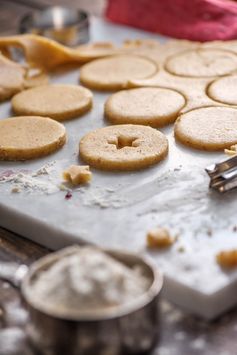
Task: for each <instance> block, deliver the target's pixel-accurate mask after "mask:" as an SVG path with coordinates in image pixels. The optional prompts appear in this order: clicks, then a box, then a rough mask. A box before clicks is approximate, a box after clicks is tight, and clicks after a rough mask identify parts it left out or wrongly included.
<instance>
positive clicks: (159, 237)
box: [146, 227, 175, 249]
mask: <svg viewBox="0 0 237 355" xmlns="http://www.w3.org/2000/svg"><path fill="white" fill-rule="evenodd" d="M146 240H147V246H148V247H149V248H158V249H159V248H167V247H170V246H171V245H172V244H174V242H175V238H174V237H172V236H171V235H170V232H169V231H168V229H167V228H162V227H157V228H155V229H153V230H151V231H149V232H148V233H147V238H146Z"/></svg>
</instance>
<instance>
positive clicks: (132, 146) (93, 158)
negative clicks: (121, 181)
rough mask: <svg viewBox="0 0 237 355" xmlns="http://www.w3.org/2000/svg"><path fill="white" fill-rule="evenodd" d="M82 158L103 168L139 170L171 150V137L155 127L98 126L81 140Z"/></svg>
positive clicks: (163, 156) (94, 165)
mask: <svg viewBox="0 0 237 355" xmlns="http://www.w3.org/2000/svg"><path fill="white" fill-rule="evenodd" d="M79 152H80V157H81V158H82V160H84V161H85V162H86V163H87V164H89V165H91V166H93V167H95V168H97V169H101V170H120V171H126V170H138V169H143V168H146V167H149V166H150V165H154V164H156V163H158V162H160V161H161V160H162V159H164V158H165V157H166V155H167V153H168V140H167V138H166V137H165V135H164V134H163V133H161V132H159V131H157V130H156V129H154V128H151V127H147V126H142V125H132V124H128V125H115V126H109V127H104V128H99V129H97V130H95V131H92V132H89V133H88V134H86V135H85V136H84V137H83V138H82V139H81V141H80V146H79Z"/></svg>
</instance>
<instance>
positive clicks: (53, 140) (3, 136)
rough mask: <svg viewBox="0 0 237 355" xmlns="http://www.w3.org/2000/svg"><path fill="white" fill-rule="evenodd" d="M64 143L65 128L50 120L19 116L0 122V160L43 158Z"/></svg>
mask: <svg viewBox="0 0 237 355" xmlns="http://www.w3.org/2000/svg"><path fill="white" fill-rule="evenodd" d="M65 142H66V130H65V127H64V126H63V125H62V124H61V123H58V122H56V121H54V120H52V119H51V118H47V117H39V116H19V117H11V118H7V119H5V120H1V121H0V160H27V159H34V158H39V157H43V156H45V155H48V154H50V153H52V152H54V151H56V150H58V149H59V148H60V147H62V146H63V145H64V144H65Z"/></svg>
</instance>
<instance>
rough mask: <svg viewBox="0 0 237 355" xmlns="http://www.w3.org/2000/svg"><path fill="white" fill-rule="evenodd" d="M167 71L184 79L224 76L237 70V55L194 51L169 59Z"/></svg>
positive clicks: (200, 50) (209, 50) (223, 52)
mask: <svg viewBox="0 0 237 355" xmlns="http://www.w3.org/2000/svg"><path fill="white" fill-rule="evenodd" d="M165 69H166V70H167V71H168V72H169V73H171V74H173V75H177V76H184V77H194V78H199V77H204V78H205V77H213V76H222V75H227V74H229V73H232V72H233V71H234V70H236V69H237V55H235V54H234V53H231V52H228V51H225V50H220V49H196V50H195V49H194V50H189V51H185V52H182V53H181V54H179V55H175V56H172V57H170V58H168V59H167V62H166V64H165Z"/></svg>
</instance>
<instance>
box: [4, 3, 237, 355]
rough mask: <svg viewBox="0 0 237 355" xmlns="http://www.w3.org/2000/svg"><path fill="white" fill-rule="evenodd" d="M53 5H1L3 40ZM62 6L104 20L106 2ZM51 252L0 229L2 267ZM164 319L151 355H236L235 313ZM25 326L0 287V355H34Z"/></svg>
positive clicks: (170, 313) (10, 292) (16, 302)
mask: <svg viewBox="0 0 237 355" xmlns="http://www.w3.org/2000/svg"><path fill="white" fill-rule="evenodd" d="M29 3H30V6H29ZM53 3H55V2H54V1H52V0H41V1H40V0H14V1H11V0H0V35H2V34H10V33H15V32H16V29H17V25H18V22H19V19H20V17H21V16H22V15H23V14H25V13H26V12H28V11H29V10H30V9H31V8H39V7H40V6H42V5H44V4H53ZM59 3H60V4H65V3H66V4H67V5H71V6H74V7H78V8H83V9H85V10H88V11H90V12H91V13H93V14H96V15H101V14H102V11H103V7H104V5H105V0H77V1H75V0H67V1H66V0H64V1H63V0H57V4H59ZM0 225H1V216H0ZM48 252H50V251H49V250H47V249H46V248H44V247H41V246H39V245H37V244H35V243H32V242H30V241H28V240H26V239H24V238H23V237H22V236H19V235H16V234H13V233H11V232H10V231H7V230H4V229H2V228H0V261H16V262H19V263H25V264H27V265H30V264H31V263H32V262H33V261H35V260H37V259H38V258H39V257H41V256H43V255H45V254H47V253H48ZM161 317H162V331H161V339H160V342H159V344H157V349H156V350H155V351H154V352H153V353H152V355H236V354H237V309H235V310H232V311H231V312H229V313H227V314H225V315H224V316H222V317H220V318H219V319H217V320H216V321H214V322H211V323H208V322H205V321H203V320H201V319H198V318H196V317H193V316H191V315H189V314H186V313H184V312H183V311H181V310H180V309H178V308H177V307H175V306H174V305H171V304H170V303H168V302H166V301H164V300H162V302H161ZM27 322H28V314H27V310H26V309H25V308H24V306H23V305H22V303H21V299H20V295H19V292H18V291H17V290H16V289H14V288H13V287H12V286H11V285H10V284H9V283H7V282H1V281H0V355H10V354H11V355H13V354H14V355H30V354H31V355H33V354H34V352H33V350H32V349H31V347H30V345H29V343H28V340H27V336H26V334H25V331H24V329H25V325H26V323H27ZM65 355H70V354H65ZM92 355H96V354H92Z"/></svg>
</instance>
